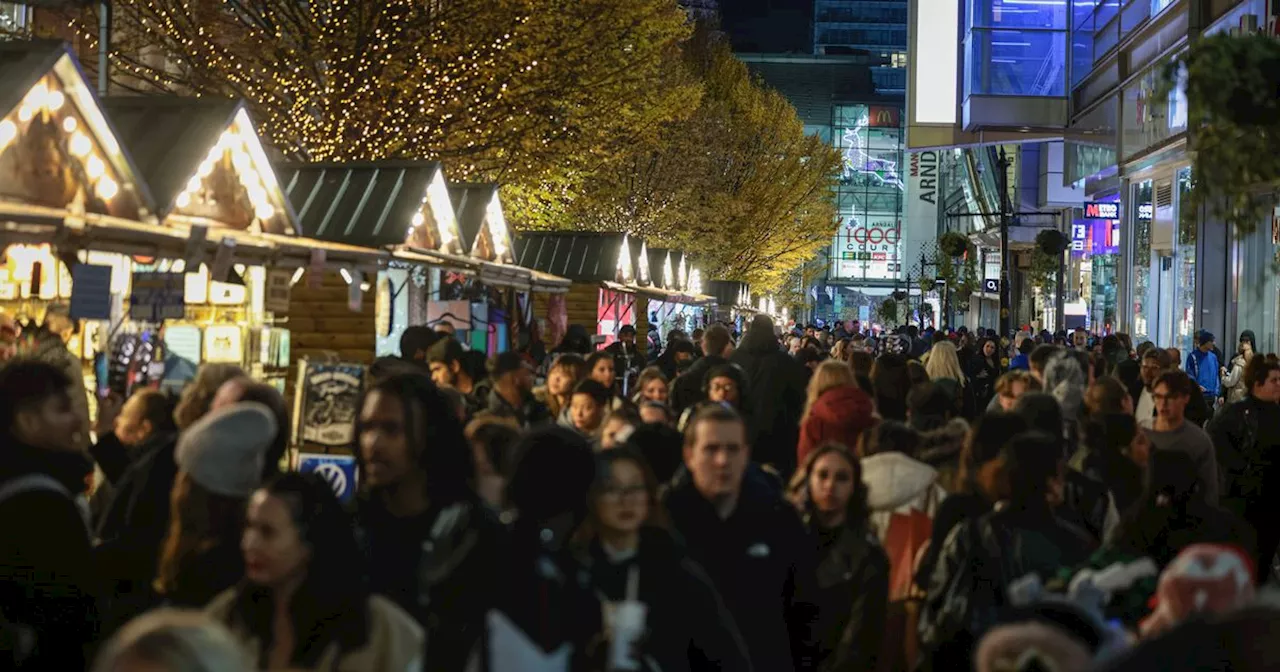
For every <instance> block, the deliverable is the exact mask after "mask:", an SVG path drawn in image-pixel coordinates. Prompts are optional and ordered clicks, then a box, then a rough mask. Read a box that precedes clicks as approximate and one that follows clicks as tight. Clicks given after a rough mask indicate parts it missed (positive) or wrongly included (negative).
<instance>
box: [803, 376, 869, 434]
mask: <svg viewBox="0 0 1280 672" xmlns="http://www.w3.org/2000/svg"><path fill="white" fill-rule="evenodd" d="M857 384H858V381H857V380H856V379H855V378H854V377H853V368H852V367H850V366H849V365H848V364H845V363H844V362H838V361H832V360H827V361H825V362H823V363H821V364H819V365H818V368H816V369H814V370H813V376H812V377H811V378H809V390H808V393H807V395H806V397H805V400H804V413H803V414H802V415H801V416H800V424H802V425H803V424H804V421H805V420H807V419H808V418H809V412H810V411H812V410H813V404H814V403H815V402H817V401H818V397H821V396H822V393H823V392H826V391H827V390H830V389H834V388H837V387H844V386H845V385H857Z"/></svg>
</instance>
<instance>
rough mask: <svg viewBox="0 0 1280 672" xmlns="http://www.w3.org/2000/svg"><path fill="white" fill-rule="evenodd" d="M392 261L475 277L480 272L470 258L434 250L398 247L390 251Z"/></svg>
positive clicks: (473, 260)
mask: <svg viewBox="0 0 1280 672" xmlns="http://www.w3.org/2000/svg"><path fill="white" fill-rule="evenodd" d="M391 256H392V258H393V259H398V260H400V261H403V262H406V263H411V264H421V265H424V266H435V267H437V268H442V269H444V270H446V271H452V272H454V273H462V274H464V275H476V274H478V273H479V272H480V264H479V263H478V262H477V261H476V260H475V259H472V258H470V257H467V256H465V255H461V254H449V253H447V252H437V251H435V250H424V249H421V248H417V247H407V246H403V245H402V246H400V247H397V248H394V249H392V251H391Z"/></svg>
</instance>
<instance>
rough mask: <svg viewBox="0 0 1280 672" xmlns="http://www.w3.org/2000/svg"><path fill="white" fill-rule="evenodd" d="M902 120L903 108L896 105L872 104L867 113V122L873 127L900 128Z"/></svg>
mask: <svg viewBox="0 0 1280 672" xmlns="http://www.w3.org/2000/svg"><path fill="white" fill-rule="evenodd" d="M901 121H902V110H900V109H898V108H896V107H882V106H879V105H872V106H871V110H870V112H869V113H868V114H867V123H868V124H869V125H870V126H871V128H898V127H899V126H900V125H901Z"/></svg>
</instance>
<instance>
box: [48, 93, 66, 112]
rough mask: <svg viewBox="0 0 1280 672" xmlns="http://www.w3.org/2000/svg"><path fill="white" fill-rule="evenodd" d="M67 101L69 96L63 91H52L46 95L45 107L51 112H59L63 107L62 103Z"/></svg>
mask: <svg viewBox="0 0 1280 672" xmlns="http://www.w3.org/2000/svg"><path fill="white" fill-rule="evenodd" d="M65 102H67V97H66V96H65V95H63V93H62V92H61V91H50V92H49V93H48V94H47V95H46V96H45V105H44V106H45V108H47V109H48V110H49V111H50V112H57V111H58V110H60V109H62V104H63V103H65Z"/></svg>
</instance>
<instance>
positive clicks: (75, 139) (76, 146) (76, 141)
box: [67, 131, 93, 157]
mask: <svg viewBox="0 0 1280 672" xmlns="http://www.w3.org/2000/svg"><path fill="white" fill-rule="evenodd" d="M67 147H68V149H70V151H71V156H74V157H83V156H85V155H86V154H88V153H89V152H91V151H93V143H92V142H90V141H89V136H87V135H85V134H84V133H81V132H80V131H75V132H73V133H72V134H71V142H70V143H68V145H67Z"/></svg>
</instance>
